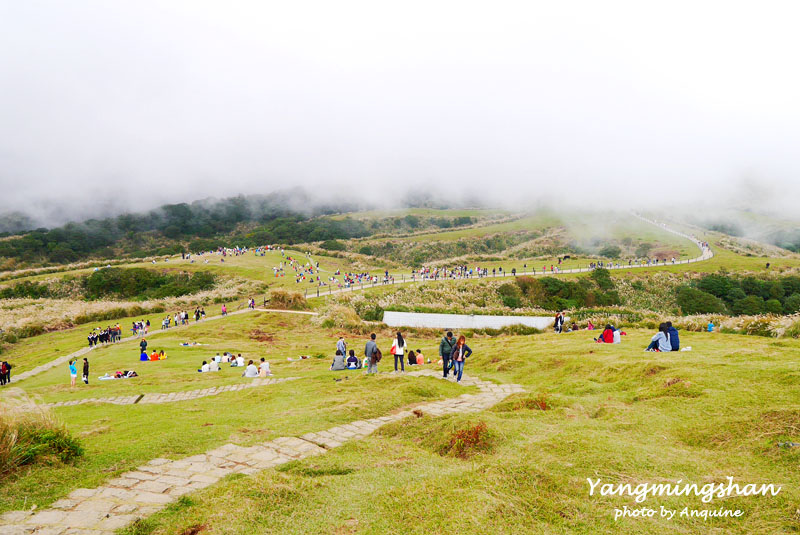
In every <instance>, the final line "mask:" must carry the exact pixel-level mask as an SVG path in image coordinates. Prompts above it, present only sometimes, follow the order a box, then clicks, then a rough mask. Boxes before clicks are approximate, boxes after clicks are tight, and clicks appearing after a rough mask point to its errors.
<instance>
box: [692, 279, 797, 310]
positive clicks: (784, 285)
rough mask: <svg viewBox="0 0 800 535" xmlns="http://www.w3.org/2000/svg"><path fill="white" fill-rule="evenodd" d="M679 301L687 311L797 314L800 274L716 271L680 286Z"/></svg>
mask: <svg viewBox="0 0 800 535" xmlns="http://www.w3.org/2000/svg"><path fill="white" fill-rule="evenodd" d="M677 301H678V306H680V307H681V310H682V311H683V313H684V314H732V315H734V316H754V315H758V314H787V315H788V314H794V313H796V312H798V311H800V277H797V276H794V275H791V276H786V277H778V278H774V279H766V278H757V277H753V276H747V277H733V276H729V275H726V274H724V273H714V274H709V275H704V276H703V277H701V278H699V279H697V280H696V281H694V282H693V283H692V284H691V285H686V286H681V287H680V288H678V295H677Z"/></svg>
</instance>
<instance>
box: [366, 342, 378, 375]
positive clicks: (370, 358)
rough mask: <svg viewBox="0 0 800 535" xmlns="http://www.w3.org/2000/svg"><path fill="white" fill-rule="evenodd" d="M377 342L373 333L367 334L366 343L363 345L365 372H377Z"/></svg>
mask: <svg viewBox="0 0 800 535" xmlns="http://www.w3.org/2000/svg"><path fill="white" fill-rule="evenodd" d="M378 353H379V351H378V344H376V343H375V333H372V334H370V335H369V340H367V345H366V346H364V356H365V357H366V361H367V373H368V374H370V373H378Z"/></svg>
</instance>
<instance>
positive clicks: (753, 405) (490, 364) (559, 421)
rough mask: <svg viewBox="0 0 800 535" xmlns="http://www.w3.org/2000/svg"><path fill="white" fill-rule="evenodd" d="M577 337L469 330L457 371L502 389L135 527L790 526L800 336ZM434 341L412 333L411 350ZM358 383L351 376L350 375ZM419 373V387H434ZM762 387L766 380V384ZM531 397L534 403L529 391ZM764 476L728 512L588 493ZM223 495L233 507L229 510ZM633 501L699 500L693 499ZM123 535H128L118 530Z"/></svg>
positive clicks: (554, 529) (233, 483)
mask: <svg viewBox="0 0 800 535" xmlns="http://www.w3.org/2000/svg"><path fill="white" fill-rule="evenodd" d="M648 334H649V333H645V332H638V331H636V332H631V333H629V335H628V336H627V337H626V338H625V339H624V343H623V344H622V345H621V346H602V345H597V344H594V343H593V342H591V338H590V336H591V333H589V332H586V331H584V332H578V333H569V334H563V335H560V336H558V335H553V334H545V335H539V336H534V337H503V338H497V339H479V340H470V344H471V345H472V347H473V348H476V354H475V356H474V357H473V359H472V360H471V361H470V362H469V364H468V370H469V371H471V372H473V373H477V374H479V375H480V376H481V377H487V378H494V379H497V380H500V381H515V382H519V383H521V384H523V385H525V386H526V387H527V389H528V392H529V393H527V394H522V395H517V396H515V397H513V398H510V399H509V400H507V401H506V402H504V403H502V404H501V405H499V406H497V407H495V408H494V409H491V410H489V411H487V412H485V413H482V414H479V415H472V416H448V417H439V418H434V417H430V416H426V417H423V418H421V419H415V418H410V419H406V420H403V421H401V422H400V423H398V424H393V425H392V426H389V427H387V428H385V429H382V430H381V431H379V432H378V433H377V434H376V435H374V436H371V437H369V438H367V439H365V440H362V441H359V442H357V443H353V444H348V445H347V446H345V447H343V448H338V449H336V450H334V451H331V452H329V453H328V454H326V455H325V456H323V457H317V458H312V459H308V460H305V461H300V462H295V463H291V464H290V465H286V466H284V467H281V468H278V469H276V470H268V471H266V472H263V473H261V474H258V475H256V476H253V477H246V478H241V477H234V478H230V479H228V480H227V481H226V482H224V483H221V484H219V485H216V486H214V487H212V488H210V489H207V490H205V491H202V492H200V493H198V494H197V495H193V496H192V497H191V499H190V500H186V501H183V502H181V503H179V504H177V505H176V506H174V507H171V508H170V509H169V510H167V511H166V512H164V513H161V514H158V515H156V516H155V517H154V518H153V519H151V521H150V522H149V523H147V524H146V525H145V526H143V527H142V529H145V528H146V529H147V531H145V532H147V533H157V534H162V533H163V534H166V533H179V532H182V531H183V530H185V529H189V528H191V527H192V526H206V528H205V529H206V530H208V532H209V533H226V534H227V533H463V532H470V533H477V532H491V533H567V532H568V533H587V534H589V533H675V532H678V533H695V532H707V531H709V530H711V531H714V530H716V531H718V532H725V533H764V534H766V533H775V532H781V531H791V530H792V529H793V528H794V526H795V523H796V520H795V518H794V509H795V505H794V504H795V503H796V501H797V499H798V498H800V494H799V493H798V491H797V484H798V475H797V472H796V470H793V468H792V467H793V466H794V465H796V463H797V461H798V453H797V452H796V451H795V450H793V449H782V448H779V447H778V446H777V444H778V442H782V441H787V440H797V439H798V430H797V427H796V424H797V417H798V416H797V414H798V408H797V402H796V399H797V394H798V384H800V375H798V373H797V371H796V366H797V355H798V350H799V349H800V343H799V342H797V341H789V342H784V341H781V342H774V341H772V340H769V339H758V338H756V339H750V338H748V339H747V340H748V344H747V346H746V347H744V346H743V345H742V343H741V342H742V337H740V336H735V335H719V334H713V335H708V334H694V333H688V334H684V336H683V340H684V344H688V345H691V346H692V347H693V350H692V351H691V352H680V353H676V354H653V353H650V354H647V353H642V347H643V346H644V345H645V344H646V341H647V339H648ZM434 342H435V340H430V341H426V342H424V343H423V345H424V346H425V347H426V348H427V347H430V345H431V344H433V343H434ZM362 380H363V379H362ZM434 382H435V381H434ZM776 385H777V386H778V387H777V388H776ZM540 399H545V400H546V401H545V402H546V404H547V406H548V410H540V409H538V408H535V407H536V404H535V403H534V400H540ZM478 421H482V422H484V423H485V424H486V425H487V426H488V429H489V431H490V433H491V440H490V446H489V447H488V449H487V450H486V451H484V452H481V453H477V454H476V455H474V456H472V457H470V458H468V459H464V460H462V459H457V458H452V457H447V456H445V457H442V456H441V455H439V454H438V453H436V451H437V447H438V446H439V445H440V443H441V442H442V441H446V440H447V437H448V436H449V434H450V432H452V430H454V429H458V428H461V427H463V426H465V425H468V424H474V423H476V422H478ZM727 476H733V477H735V478H736V479H737V480H740V481H744V482H758V483H762V482H771V483H775V484H778V485H782V487H783V490H782V492H781V493H780V494H779V495H778V496H776V497H771V498H736V499H728V500H724V501H723V502H722V503H721V504H722V505H724V506H725V507H727V508H739V509H741V510H743V511H744V517H743V518H741V519H733V520H731V519H725V520H712V521H703V520H698V519H686V518H684V519H680V518H675V519H673V520H671V521H667V520H663V519H659V518H655V519H625V520H620V521H617V522H615V521H614V518H613V514H614V509H615V508H617V507H620V508H621V507H622V506H623V505H628V506H635V505H636V504H635V503H634V502H633V500H632V499H625V498H618V497H614V498H608V497H590V496H589V495H588V490H589V487H588V483H587V482H586V478H587V477H592V478H602V479H603V480H604V481H608V482H631V483H639V482H674V481H675V480H678V479H682V480H684V481H691V482H697V483H706V482H709V481H724V478H725V477H727ZM230 503H236V504H237V507H236V508H234V509H233V510H232V509H231V507H230V506H229V505H230ZM646 505H648V506H655V507H656V508H658V507H659V506H661V505H664V506H666V507H670V508H678V509H681V508H683V507H689V508H698V509H704V508H715V507H719V505H720V503H716V502H715V503H713V504H708V505H706V504H703V503H702V502H700V500H699V498H694V497H693V498H675V497H673V498H665V499H658V498H651V499H649V500H648V502H647V504H646ZM129 533H139V532H137V531H129Z"/></svg>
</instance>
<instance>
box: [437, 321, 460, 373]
mask: <svg viewBox="0 0 800 535" xmlns="http://www.w3.org/2000/svg"><path fill="white" fill-rule="evenodd" d="M455 345H456V341H455V339H454V338H453V333H452V332H451V331H447V335H446V336H445V337H444V338H442V341H441V342H439V357H441V359H442V373H443V375H442V378H444V379H447V374H448V373H449V372H450V354H451V353H452V352H453V347H455Z"/></svg>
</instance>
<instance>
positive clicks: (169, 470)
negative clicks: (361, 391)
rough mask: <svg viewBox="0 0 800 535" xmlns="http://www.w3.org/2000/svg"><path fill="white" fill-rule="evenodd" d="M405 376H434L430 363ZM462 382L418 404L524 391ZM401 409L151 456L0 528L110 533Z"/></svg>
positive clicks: (467, 402) (436, 408)
mask: <svg viewBox="0 0 800 535" xmlns="http://www.w3.org/2000/svg"><path fill="white" fill-rule="evenodd" d="M405 375H408V376H430V377H440V374H439V372H437V371H434V370H420V371H414V372H409V373H407V374H405ZM461 384H462V385H464V386H477V387H478V389H479V393H477V394H463V395H461V396H459V397H457V398H455V399H447V400H443V401H434V402H429V403H424V404H421V405H417V406H416V407H415V410H420V411H422V412H423V413H428V414H432V415H436V416H438V415H443V414H449V413H469V412H477V411H481V410H484V409H487V408H489V407H491V406H493V405H495V404H497V403H498V402H500V401H502V400H503V399H505V398H506V397H508V396H509V395H511V394H513V393H517V392H523V391H524V390H523V388H522V387H521V386H519V385H498V384H495V383H491V382H488V381H482V380H480V379H478V378H477V377H464V379H462V381H461ZM412 414H413V413H412V411H411V410H403V411H399V412H396V413H394V414H391V415H389V416H382V417H380V418H372V419H369V420H359V421H356V422H351V423H348V424H344V425H339V426H336V427H332V428H330V429H326V430H324V431H319V432H314V433H307V434H305V435H303V436H301V437H279V438H276V439H274V440H270V441H268V442H262V443H260V444H256V445H254V446H250V447H242V446H237V445H236V444H225V445H224V446H220V447H218V448H215V449H213V450H211V451H207V452H206V453H204V454H200V455H194V456H191V457H186V458H184V459H179V460H176V461H171V460H169V459H153V460H152V461H150V462H148V463H147V464H146V465H144V466H140V467H139V468H138V469H137V470H134V471H132V472H127V473H125V474H122V475H121V476H119V477H117V478H115V479H112V480H110V481H108V482H107V483H106V484H105V485H103V486H101V487H98V488H94V489H77V490H74V491H72V492H71V493H70V494H69V495H68V496H67V497H66V498H64V499H61V500H58V501H57V502H55V503H53V505H52V506H51V507H49V508H47V509H43V510H41V511H11V512H7V513H5V514H3V515H0V533H3V534H4V535H22V534H29V533H37V534H41V535H44V534H47V535H68V534H82V535H83V534H85V535H110V534H111V533H113V531H114V530H116V529H119V528H122V527H124V526H126V525H128V524H130V523H131V522H133V521H134V520H136V519H137V518H143V517H146V516H149V515H152V514H153V513H155V512H157V511H159V510H161V509H163V508H164V507H166V505H167V504H169V503H171V502H173V501H175V500H177V499H178V498H179V497H180V496H183V495H185V494H189V493H191V492H194V491H195V490H199V489H202V488H205V487H208V486H209V485H213V484H214V483H216V482H218V481H219V480H220V479H222V478H223V477H225V476H227V475H230V474H237V473H240V474H246V475H250V474H255V473H257V472H259V471H261V470H266V469H268V468H273V467H275V466H277V465H279V464H282V463H286V462H289V461H291V460H294V459H303V458H306V457H310V456H313V455H320V454H323V453H325V452H326V451H328V450H329V449H332V448H336V447H338V446H341V445H342V444H344V443H345V442H347V441H349V440H356V439H360V438H364V437H366V436H367V435H369V434H371V433H372V432H373V431H375V430H376V429H378V428H379V427H381V426H383V425H385V424H387V423H389V422H393V421H396V420H400V419H402V418H406V417H408V416H411V415H412Z"/></svg>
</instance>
